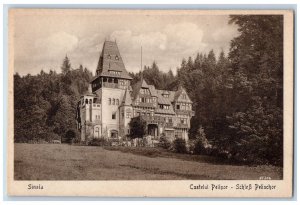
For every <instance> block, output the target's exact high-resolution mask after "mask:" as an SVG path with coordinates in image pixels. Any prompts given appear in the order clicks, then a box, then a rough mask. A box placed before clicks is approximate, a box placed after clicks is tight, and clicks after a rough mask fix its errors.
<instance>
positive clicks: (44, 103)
mask: <svg viewBox="0 0 300 205" xmlns="http://www.w3.org/2000/svg"><path fill="white" fill-rule="evenodd" d="M61 70H62V73H61V74H57V73H56V72H55V71H52V70H51V71H50V72H49V73H45V72H44V71H41V72H40V74H38V75H35V76H32V75H29V74H28V75H26V76H23V77H21V76H20V75H19V74H18V73H16V74H15V75H14V111H15V112H14V116H15V117H14V120H15V123H14V125H15V129H14V130H15V138H14V140H15V142H28V141H40V140H44V141H51V140H55V139H58V140H61V139H62V138H64V137H65V136H66V137H68V136H71V135H70V134H69V133H71V132H73V133H77V131H76V121H75V117H76V112H75V110H76V106H77V101H78V99H79V97H80V95H82V94H84V92H86V91H87V89H88V84H89V81H90V80H91V77H92V73H91V72H90V71H88V70H87V69H86V68H85V69H84V68H83V67H82V66H80V67H79V68H78V69H72V68H71V64H70V61H69V59H68V57H65V59H64V61H63V64H62V67H61Z"/></svg>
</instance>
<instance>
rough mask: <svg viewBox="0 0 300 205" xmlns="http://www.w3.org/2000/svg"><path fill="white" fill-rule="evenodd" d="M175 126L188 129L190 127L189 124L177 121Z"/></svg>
mask: <svg viewBox="0 0 300 205" xmlns="http://www.w3.org/2000/svg"><path fill="white" fill-rule="evenodd" d="M175 127H176V128H180V129H188V128H189V126H188V125H187V124H184V123H177V125H176V126H175Z"/></svg>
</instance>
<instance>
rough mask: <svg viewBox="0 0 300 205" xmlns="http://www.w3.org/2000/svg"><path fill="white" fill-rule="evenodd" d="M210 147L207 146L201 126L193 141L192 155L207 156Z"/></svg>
mask: <svg viewBox="0 0 300 205" xmlns="http://www.w3.org/2000/svg"><path fill="white" fill-rule="evenodd" d="M210 150H211V145H210V144H209V142H208V140H207V138H206V135H205V132H204V129H203V128H202V126H200V128H199V129H198V131H197V135H196V139H195V140H194V153H195V154H209V152H210Z"/></svg>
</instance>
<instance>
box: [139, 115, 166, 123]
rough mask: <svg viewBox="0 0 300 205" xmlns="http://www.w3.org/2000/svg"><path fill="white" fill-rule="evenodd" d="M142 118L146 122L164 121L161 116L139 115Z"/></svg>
mask: <svg viewBox="0 0 300 205" xmlns="http://www.w3.org/2000/svg"><path fill="white" fill-rule="evenodd" d="M140 117H141V118H142V119H143V120H145V121H146V122H147V123H148V124H150V123H154V124H158V123H163V122H165V118H164V117H161V116H148V115H141V116H140Z"/></svg>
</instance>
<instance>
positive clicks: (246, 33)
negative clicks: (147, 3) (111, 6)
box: [8, 9, 294, 197]
mask: <svg viewBox="0 0 300 205" xmlns="http://www.w3.org/2000/svg"><path fill="white" fill-rule="evenodd" d="M293 55H294V54H293V11H288V10H273V11H272V10H268V11H262V10H261V11H253V10H251V11H239V10H233V11H229V10H228V11H225V10H224V11H220V10H219V11H217V10H216V11H213V10H207V11H205V10H203V11H199V10H192V11H190V10H179V11H176V10H105V9H82V10H81V9H10V10H9V73H10V74H9V91H10V93H9V95H10V96H9V117H10V119H9V133H10V134H9V136H8V152H9V153H8V190H9V193H11V194H12V195H52V196H56V195H82V196H88V195H93V196H141V197H142V196H163V197H164V196H165V197H166V196H186V197H190V196H194V197H203V196H208V197H209V196H213V197H218V196H223V197H224V196H235V197H245V196H247V197H249V196H256V197H288V196H291V193H292V169H293V166H292V162H293V130H292V129H293ZM81 183H83V184H81ZM97 183H98V185H97ZM89 184H90V185H89ZM104 185H105V186H104ZM67 187H68V188H67ZM87 187H89V188H87ZM114 187H119V188H118V189H115V188H114ZM168 187H169V188H168ZM58 190H61V192H60V193H58ZM117 190H118V191H117ZM149 190H150V191H149Z"/></svg>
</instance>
